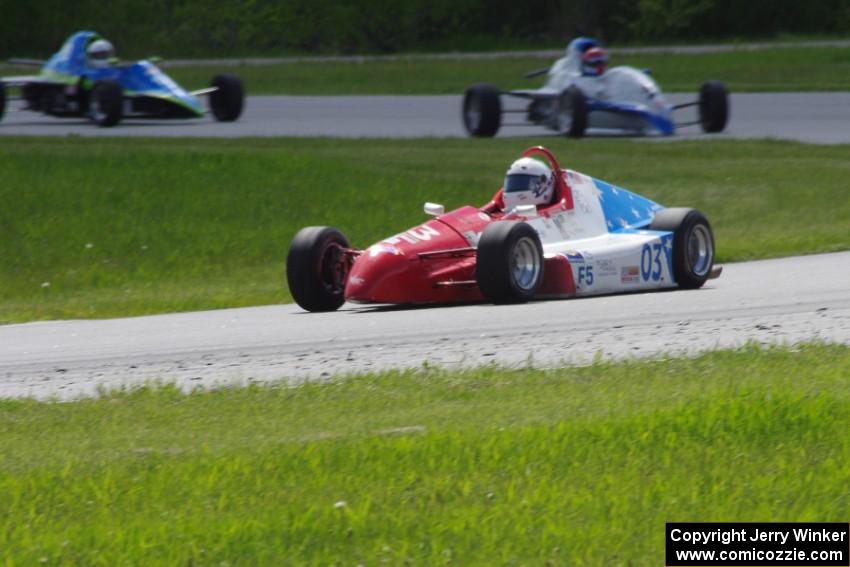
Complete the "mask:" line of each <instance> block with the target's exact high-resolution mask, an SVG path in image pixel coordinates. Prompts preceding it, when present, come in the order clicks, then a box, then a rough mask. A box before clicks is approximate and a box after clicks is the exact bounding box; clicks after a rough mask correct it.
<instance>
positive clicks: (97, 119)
mask: <svg viewBox="0 0 850 567" xmlns="http://www.w3.org/2000/svg"><path fill="white" fill-rule="evenodd" d="M123 104H124V89H122V88H121V84H120V83H119V82H118V81H113V80H104V81H98V82H96V83H95V84H94V88H92V90H91V95H90V98H89V109H88V115H89V119H90V120H91V121H92V122H94V123H95V124H97V125H98V126H100V127H101V128H109V127H111V126H115V125H116V124H118V123H119V122H121V118H122V117H123V111H124V109H123Z"/></svg>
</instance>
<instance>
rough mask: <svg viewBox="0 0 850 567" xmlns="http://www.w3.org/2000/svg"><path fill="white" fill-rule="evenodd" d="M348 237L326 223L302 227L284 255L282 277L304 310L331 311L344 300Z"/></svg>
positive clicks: (347, 262) (348, 266)
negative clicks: (283, 273) (284, 262)
mask: <svg viewBox="0 0 850 567" xmlns="http://www.w3.org/2000/svg"><path fill="white" fill-rule="evenodd" d="M346 248H348V239H347V238H346V237H345V235H344V234H342V233H341V232H340V231H339V230H337V229H335V228H332V227H329V226H308V227H306V228H302V229H301V230H299V231H298V234H296V235H295V238H293V239H292V244H290V246H289V253H288V254H287V256H286V281H287V283H288V284H289V292H290V293H291V294H292V298H293V299H295V303H297V304H298V305H300V306H301V307H302V308H304V309H306V310H307V311H335V310H337V309H339V308H340V306H342V304H343V303H345V283H346V282H347V281H348V272H349V269H350V268H351V264H350V260H349V258H348V257H347V256H346V255H345V254H344V250H345V249H346Z"/></svg>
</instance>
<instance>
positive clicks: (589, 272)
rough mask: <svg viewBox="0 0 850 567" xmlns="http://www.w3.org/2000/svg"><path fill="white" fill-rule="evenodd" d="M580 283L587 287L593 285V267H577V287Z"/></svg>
mask: <svg viewBox="0 0 850 567" xmlns="http://www.w3.org/2000/svg"><path fill="white" fill-rule="evenodd" d="M582 283H583V284H585V285H587V286H588V287H589V286H592V285H593V266H579V267H578V285H579V286H580V285H581V284H582Z"/></svg>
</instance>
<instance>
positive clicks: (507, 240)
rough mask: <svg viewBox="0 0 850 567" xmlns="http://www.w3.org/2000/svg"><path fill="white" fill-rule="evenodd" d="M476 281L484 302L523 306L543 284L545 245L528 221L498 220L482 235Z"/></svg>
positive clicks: (479, 242)
mask: <svg viewBox="0 0 850 567" xmlns="http://www.w3.org/2000/svg"><path fill="white" fill-rule="evenodd" d="M475 278H476V280H477V281H478V289H479V290H480V291H481V295H483V296H484V299H486V300H487V301H491V302H493V303H523V302H526V301H528V300H530V299H532V298H533V297H534V295H535V294H536V293H537V290H538V289H539V288H540V284H541V283H542V282H543V246H542V245H541V244H540V237H539V236H538V235H537V231H535V230H534V228H532V227H531V225H529V224H528V223H525V222H516V221H498V222H494V223H491V224H489V225H487V227H486V228H485V229H484V232H482V233H481V239H480V240H479V241H478V251H477V252H476V264H475Z"/></svg>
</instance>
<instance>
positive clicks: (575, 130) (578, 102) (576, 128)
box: [557, 86, 587, 138]
mask: <svg viewBox="0 0 850 567" xmlns="http://www.w3.org/2000/svg"><path fill="white" fill-rule="evenodd" d="M557 121H558V122H557V130H558V132H560V133H561V134H563V135H565V136H569V137H570V138H581V137H582V136H584V132H585V130H587V97H586V96H584V93H583V92H581V90H580V89H579V88H578V87H575V86H572V87H569V88H568V89H565V90H564V92H562V93H561V96H560V97H558V116H557Z"/></svg>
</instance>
